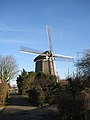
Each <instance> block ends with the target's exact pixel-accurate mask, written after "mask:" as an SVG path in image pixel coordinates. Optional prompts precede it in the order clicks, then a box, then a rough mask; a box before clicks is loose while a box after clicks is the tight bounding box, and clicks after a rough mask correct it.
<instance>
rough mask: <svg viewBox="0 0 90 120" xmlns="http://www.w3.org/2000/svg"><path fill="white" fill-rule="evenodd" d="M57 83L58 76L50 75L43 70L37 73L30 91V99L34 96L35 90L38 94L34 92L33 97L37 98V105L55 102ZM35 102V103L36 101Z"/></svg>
mask: <svg viewBox="0 0 90 120" xmlns="http://www.w3.org/2000/svg"><path fill="white" fill-rule="evenodd" d="M56 84H57V83H56V76H52V75H48V74H45V73H42V72H39V73H37V74H36V77H35V80H34V81H33V83H32V84H31V88H30V91H29V97H30V99H31V98H32V95H33V94H32V93H33V91H34V92H35V93H37V94H34V96H33V99H36V98H37V105H39V106H42V105H45V104H52V103H54V102H55V95H54V90H55V89H56ZM31 101H33V100H31ZM33 102H34V103H35V101H33ZM35 104H36V103H35Z"/></svg>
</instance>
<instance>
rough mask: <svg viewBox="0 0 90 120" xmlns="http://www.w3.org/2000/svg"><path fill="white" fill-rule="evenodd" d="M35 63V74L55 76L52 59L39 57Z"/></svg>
mask: <svg viewBox="0 0 90 120" xmlns="http://www.w3.org/2000/svg"><path fill="white" fill-rule="evenodd" d="M45 53H47V51H46V52H44V54H45ZM34 62H35V72H44V73H47V74H52V75H55V71H54V69H53V64H52V62H53V61H52V60H51V58H49V57H46V56H41V55H39V56H37V57H36V58H35V59H34Z"/></svg>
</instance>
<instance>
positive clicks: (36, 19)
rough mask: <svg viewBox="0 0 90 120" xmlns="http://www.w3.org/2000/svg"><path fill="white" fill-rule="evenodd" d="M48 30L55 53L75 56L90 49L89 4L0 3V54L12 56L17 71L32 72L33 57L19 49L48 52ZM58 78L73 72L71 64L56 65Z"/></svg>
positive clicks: (75, 0) (78, 0)
mask: <svg viewBox="0 0 90 120" xmlns="http://www.w3.org/2000/svg"><path fill="white" fill-rule="evenodd" d="M46 25H49V26H50V29H51V39H52V43H53V51H54V53H58V54H64V55H70V56H74V57H75V58H76V56H77V54H76V53H77V52H81V51H82V50H83V49H88V48H90V0H0V54H1V55H13V56H14V57H15V58H16V60H17V64H18V65H19V69H20V70H22V69H23V68H24V69H26V70H27V71H32V70H33V71H34V62H33V59H34V58H35V57H36V56H35V55H28V54H23V53H20V52H19V50H20V46H22V45H23V46H26V47H30V48H34V49H38V50H42V51H45V50H47V49H49V44H48V39H47V33H46V29H45V26H46ZM56 68H57V71H58V73H59V76H60V77H61V78H62V77H65V76H67V71H68V69H69V70H70V72H73V71H74V67H73V63H70V62H63V61H57V62H56Z"/></svg>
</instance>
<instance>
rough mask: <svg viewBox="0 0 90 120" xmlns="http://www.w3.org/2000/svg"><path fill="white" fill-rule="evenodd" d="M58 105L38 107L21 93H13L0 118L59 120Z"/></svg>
mask: <svg viewBox="0 0 90 120" xmlns="http://www.w3.org/2000/svg"><path fill="white" fill-rule="evenodd" d="M56 111H57V110H56V107H53V106H51V107H42V108H36V107H31V106H29V102H28V101H27V100H26V99H25V98H23V97H22V96H20V95H11V97H10V104H9V105H8V106H7V107H6V108H5V109H4V111H3V112H2V113H1V115H0V120H20V119H21V120H53V119H54V120H57V118H56V117H55V115H54V113H55V114H56Z"/></svg>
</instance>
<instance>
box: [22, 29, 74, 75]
mask: <svg viewBox="0 0 90 120" xmlns="http://www.w3.org/2000/svg"><path fill="white" fill-rule="evenodd" d="M46 29H47V35H48V41H49V47H50V50H48V51H45V52H42V51H38V50H35V49H31V48H27V47H21V49H20V52H23V53H27V54H36V55H38V56H37V57H36V58H35V59H34V62H35V72H40V71H41V72H44V73H47V74H52V75H56V69H55V63H54V60H55V59H56V58H58V59H61V60H64V61H65V60H70V61H72V60H73V59H74V57H70V56H65V55H61V54H54V53H53V52H52V51H53V50H52V42H51V38H50V31H49V28H48V27H46ZM56 76H57V75H56Z"/></svg>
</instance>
